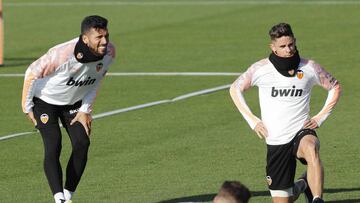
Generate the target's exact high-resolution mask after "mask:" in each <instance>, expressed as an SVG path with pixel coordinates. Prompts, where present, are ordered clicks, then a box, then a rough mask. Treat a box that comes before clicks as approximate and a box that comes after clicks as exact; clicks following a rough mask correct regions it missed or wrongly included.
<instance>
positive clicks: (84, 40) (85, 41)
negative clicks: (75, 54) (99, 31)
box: [81, 34, 89, 44]
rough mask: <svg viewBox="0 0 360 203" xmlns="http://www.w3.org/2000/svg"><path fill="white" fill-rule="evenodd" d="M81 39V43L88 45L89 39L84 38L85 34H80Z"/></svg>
mask: <svg viewBox="0 0 360 203" xmlns="http://www.w3.org/2000/svg"><path fill="white" fill-rule="evenodd" d="M81 39H82V41H83V42H84V43H85V44H88V43H89V37H88V36H86V34H82V35H81Z"/></svg>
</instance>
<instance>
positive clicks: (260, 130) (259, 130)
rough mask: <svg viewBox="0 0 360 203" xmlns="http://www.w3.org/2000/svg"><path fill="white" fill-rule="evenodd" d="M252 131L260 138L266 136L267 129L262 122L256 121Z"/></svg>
mask: <svg viewBox="0 0 360 203" xmlns="http://www.w3.org/2000/svg"><path fill="white" fill-rule="evenodd" d="M254 131H255V132H256V134H257V135H258V136H259V138H260V139H263V138H266V137H267V136H268V131H267V129H266V127H265V125H264V123H263V122H261V121H260V122H258V123H257V124H256V126H255V128H254Z"/></svg>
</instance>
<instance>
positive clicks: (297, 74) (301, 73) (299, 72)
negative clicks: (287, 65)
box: [296, 70, 304, 80]
mask: <svg viewBox="0 0 360 203" xmlns="http://www.w3.org/2000/svg"><path fill="white" fill-rule="evenodd" d="M296 77H297V78H299V79H300V80H301V78H303V77H304V72H303V71H302V70H298V71H297V73H296Z"/></svg>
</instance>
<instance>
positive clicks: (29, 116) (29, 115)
mask: <svg viewBox="0 0 360 203" xmlns="http://www.w3.org/2000/svg"><path fill="white" fill-rule="evenodd" d="M26 116H27V118H28V119H29V120H30V121H31V122H32V123H33V124H34V126H36V125H37V122H36V119H35V116H34V112H32V111H31V112H29V113H27V114H26Z"/></svg>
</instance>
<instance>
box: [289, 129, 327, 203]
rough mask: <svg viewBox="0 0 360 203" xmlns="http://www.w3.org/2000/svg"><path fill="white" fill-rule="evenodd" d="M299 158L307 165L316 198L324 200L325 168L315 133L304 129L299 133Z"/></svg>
mask: <svg viewBox="0 0 360 203" xmlns="http://www.w3.org/2000/svg"><path fill="white" fill-rule="evenodd" d="M298 136H299V138H298V139H299V140H300V141H298V149H297V152H296V155H297V157H298V158H299V159H300V161H301V162H302V163H305V164H307V181H308V185H309V187H310V189H311V192H312V195H313V196H314V198H316V197H320V198H322V193H323V185H324V168H323V165H322V163H321V159H320V153H319V150H320V142H319V139H318V138H317V136H316V133H315V131H313V130H310V129H304V130H302V131H300V132H299V133H298Z"/></svg>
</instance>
